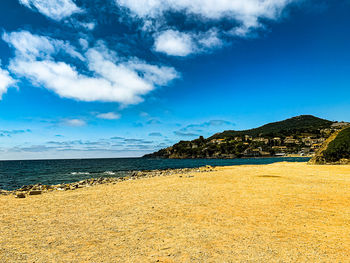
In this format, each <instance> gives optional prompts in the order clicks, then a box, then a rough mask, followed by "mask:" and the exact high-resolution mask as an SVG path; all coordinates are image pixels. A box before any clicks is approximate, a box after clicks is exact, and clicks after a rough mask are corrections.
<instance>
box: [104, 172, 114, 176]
mask: <svg viewBox="0 0 350 263" xmlns="http://www.w3.org/2000/svg"><path fill="white" fill-rule="evenodd" d="M103 174H106V175H115V172H112V171H105V172H104V173H103Z"/></svg>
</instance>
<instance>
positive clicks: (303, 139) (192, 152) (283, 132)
mask: <svg viewBox="0 0 350 263" xmlns="http://www.w3.org/2000/svg"><path fill="white" fill-rule="evenodd" d="M334 124H336V123H334V122H332V121H328V120H324V119H320V118H317V117H314V116H311V115H301V116H298V117H293V118H290V119H287V120H284V121H279V122H274V123H269V124H266V125H263V126H261V127H258V128H255V129H250V130H243V131H224V132H222V133H217V134H215V135H213V136H211V137H209V138H207V139H205V138H203V137H202V136H201V137H200V138H198V139H196V140H193V141H180V142H178V143H176V144H175V145H173V146H171V147H168V148H165V149H161V150H160V151H158V152H155V153H152V154H148V155H145V156H144V157H145V158H241V157H261V156H284V155H288V154H300V155H311V154H313V153H315V152H316V151H317V150H318V148H319V147H320V146H321V145H322V143H323V142H324V141H325V140H326V139H327V138H328V137H329V136H330V134H331V133H332V132H334V131H335V130H337V129H338V128H336V127H333V126H334Z"/></svg>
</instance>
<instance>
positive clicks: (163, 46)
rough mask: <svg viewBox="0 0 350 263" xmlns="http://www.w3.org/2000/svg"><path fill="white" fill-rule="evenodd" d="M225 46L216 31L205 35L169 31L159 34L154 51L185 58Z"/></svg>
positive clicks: (213, 30) (210, 31)
mask: <svg viewBox="0 0 350 263" xmlns="http://www.w3.org/2000/svg"><path fill="white" fill-rule="evenodd" d="M222 45H223V41H222V40H221V39H220V38H219V37H218V32H217V30H216V29H212V30H209V31H207V32H204V33H197V34H196V33H192V32H190V33H182V32H179V31H175V30H167V31H164V32H161V33H160V34H157V36H156V39H155V43H154V50H156V51H157V52H161V53H165V54H167V55H169V56H181V57H185V56H188V55H190V54H193V53H202V52H207V51H210V50H212V49H213V48H217V47H220V46H222Z"/></svg>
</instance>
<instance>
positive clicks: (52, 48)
mask: <svg viewBox="0 0 350 263" xmlns="http://www.w3.org/2000/svg"><path fill="white" fill-rule="evenodd" d="M2 38H3V40H4V41H6V42H7V43H8V44H9V45H11V46H12V47H13V48H14V49H15V52H16V55H17V56H20V57H22V58H26V59H36V58H41V59H51V58H52V56H53V55H56V54H58V53H59V52H63V53H66V54H69V55H70V56H72V57H73V58H78V59H80V60H84V58H83V56H82V55H81V54H80V53H79V52H77V51H76V49H75V48H74V47H73V46H72V45H70V44H69V43H68V42H66V41H62V40H57V39H52V38H50V37H46V36H38V35H33V34H31V33H30V32H28V31H18V32H12V33H10V34H8V33H4V34H3V36H2Z"/></svg>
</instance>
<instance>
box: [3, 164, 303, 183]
mask: <svg viewBox="0 0 350 263" xmlns="http://www.w3.org/2000/svg"><path fill="white" fill-rule="evenodd" d="M308 160H309V158H288V157H287V158H251V159H184V160H178V159H142V158H118V159H79V160H78V159H74V160H33V161H29V160H28V161H0V189H3V190H14V189H18V188H20V187H21V186H23V185H30V184H37V183H41V184H46V185H53V184H61V183H72V182H76V181H80V180H83V179H88V178H96V177H122V176H126V175H127V174H128V173H130V172H131V171H135V170H137V171H138V170H155V169H168V168H196V167H201V166H205V165H211V166H228V165H242V164H270V163H274V162H283V161H288V162H306V161H308Z"/></svg>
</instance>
